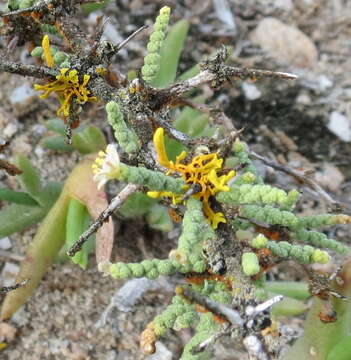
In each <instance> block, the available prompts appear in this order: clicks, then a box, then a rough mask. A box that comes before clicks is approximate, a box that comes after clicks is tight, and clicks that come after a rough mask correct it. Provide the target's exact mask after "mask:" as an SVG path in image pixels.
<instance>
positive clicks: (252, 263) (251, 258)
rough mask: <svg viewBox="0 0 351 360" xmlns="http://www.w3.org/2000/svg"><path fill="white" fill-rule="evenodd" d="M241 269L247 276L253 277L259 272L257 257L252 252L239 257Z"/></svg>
mask: <svg viewBox="0 0 351 360" xmlns="http://www.w3.org/2000/svg"><path fill="white" fill-rule="evenodd" d="M241 267H242V269H243V272H244V274H245V275H247V276H254V275H256V274H258V273H259V272H260V264H259V262H258V257H257V255H256V254H255V253H253V252H247V253H244V254H243V255H242V257H241Z"/></svg>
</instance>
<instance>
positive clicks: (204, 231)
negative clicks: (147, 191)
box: [170, 198, 216, 273]
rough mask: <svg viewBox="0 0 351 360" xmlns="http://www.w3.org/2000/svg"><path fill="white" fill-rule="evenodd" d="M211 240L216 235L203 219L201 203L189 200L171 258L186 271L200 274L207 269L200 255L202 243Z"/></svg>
mask: <svg viewBox="0 0 351 360" xmlns="http://www.w3.org/2000/svg"><path fill="white" fill-rule="evenodd" d="M211 238H212V239H215V238H216V235H215V233H214V231H213V229H212V227H211V226H210V225H209V224H208V222H207V220H206V219H205V217H204V214H203V211H202V203H201V202H200V201H199V200H197V199H194V198H190V199H189V200H188V201H187V209H186V211H185V214H184V218H183V223H182V234H181V236H180V237H179V240H178V248H177V250H174V251H172V252H171V254H170V256H171V258H173V259H178V262H180V263H181V264H183V265H184V267H185V269H187V270H188V271H191V270H192V271H195V272H199V273H201V272H203V271H205V270H206V268H207V263H206V261H205V259H204V257H203V255H202V246H203V242H204V241H206V240H207V239H211ZM182 270H183V269H182Z"/></svg>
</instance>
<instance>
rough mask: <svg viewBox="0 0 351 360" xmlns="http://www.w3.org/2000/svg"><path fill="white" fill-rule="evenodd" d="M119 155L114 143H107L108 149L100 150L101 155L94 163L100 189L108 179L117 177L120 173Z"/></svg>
mask: <svg viewBox="0 0 351 360" xmlns="http://www.w3.org/2000/svg"><path fill="white" fill-rule="evenodd" d="M119 164H120V160H119V155H118V152H117V149H116V146H114V145H111V144H109V145H107V147H106V151H100V152H99V156H98V157H97V158H96V159H95V162H94V164H93V165H92V168H93V173H94V181H96V182H97V183H98V184H97V187H98V189H101V188H102V187H103V186H104V185H105V184H106V183H107V181H109V180H111V179H115V178H116V177H117V176H118V173H119Z"/></svg>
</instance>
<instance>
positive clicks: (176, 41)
mask: <svg viewBox="0 0 351 360" xmlns="http://www.w3.org/2000/svg"><path fill="white" fill-rule="evenodd" d="M188 30H189V23H188V21H186V20H180V21H178V22H177V23H176V24H174V25H173V26H172V27H171V28H170V30H169V33H168V35H167V37H166V39H165V40H164V42H163V44H162V48H161V51H160V57H161V58H160V68H159V70H158V72H157V74H156V77H155V79H154V80H153V81H152V85H153V86H155V87H158V88H164V87H166V86H168V85H171V84H172V83H173V82H174V80H175V78H176V75H177V69H178V62H179V59H180V55H181V52H182V50H183V46H184V41H185V39H186V37H187V34H188Z"/></svg>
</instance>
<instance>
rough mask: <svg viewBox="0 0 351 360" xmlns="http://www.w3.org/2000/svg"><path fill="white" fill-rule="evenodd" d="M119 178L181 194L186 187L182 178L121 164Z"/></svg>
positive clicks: (154, 189)
mask: <svg viewBox="0 0 351 360" xmlns="http://www.w3.org/2000/svg"><path fill="white" fill-rule="evenodd" d="M118 179H119V180H123V181H125V182H128V183H132V184H136V185H143V186H146V187H148V188H149V189H150V190H153V191H169V192H172V193H176V194H181V193H182V192H183V188H184V185H185V184H184V181H183V180H182V179H179V178H178V179H175V178H173V177H171V176H167V175H165V174H163V173H161V172H158V171H153V170H149V169H146V168H144V167H134V166H128V165H125V164H120V172H119V174H118Z"/></svg>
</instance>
